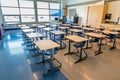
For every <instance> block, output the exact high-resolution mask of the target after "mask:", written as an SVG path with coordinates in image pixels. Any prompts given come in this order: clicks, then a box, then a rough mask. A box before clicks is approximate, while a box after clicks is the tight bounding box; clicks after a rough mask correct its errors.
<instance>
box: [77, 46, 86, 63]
mask: <svg viewBox="0 0 120 80" xmlns="http://www.w3.org/2000/svg"><path fill="white" fill-rule="evenodd" d="M82 50H83V47H80V51H79V53H80V56H79V59H78V60H77V61H75V63H78V62H80V61H83V60H85V59H86V58H87V54H85V55H86V56H85V57H82Z"/></svg>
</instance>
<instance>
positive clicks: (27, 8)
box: [20, 0, 35, 22]
mask: <svg viewBox="0 0 120 80" xmlns="http://www.w3.org/2000/svg"><path fill="white" fill-rule="evenodd" d="M20 12H21V21H22V22H35V9H34V1H27V0H26V1H25V0H20Z"/></svg>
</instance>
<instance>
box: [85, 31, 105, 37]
mask: <svg viewBox="0 0 120 80" xmlns="http://www.w3.org/2000/svg"><path fill="white" fill-rule="evenodd" d="M85 35H87V36H91V37H96V38H103V37H106V36H105V35H103V34H97V33H92V32H90V33H85Z"/></svg>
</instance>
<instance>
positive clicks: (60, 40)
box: [51, 34, 66, 48]
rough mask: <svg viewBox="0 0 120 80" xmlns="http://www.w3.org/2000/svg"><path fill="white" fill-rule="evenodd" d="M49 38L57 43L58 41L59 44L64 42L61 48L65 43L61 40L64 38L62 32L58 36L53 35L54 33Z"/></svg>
mask: <svg viewBox="0 0 120 80" xmlns="http://www.w3.org/2000/svg"><path fill="white" fill-rule="evenodd" d="M51 39H52V40H53V41H55V42H57V43H59V42H60V44H61V45H62V44H64V47H63V48H65V47H66V44H65V43H64V42H63V41H62V40H64V34H61V35H59V36H55V35H54V37H53V36H52V38H51Z"/></svg>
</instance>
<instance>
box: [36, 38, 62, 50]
mask: <svg viewBox="0 0 120 80" xmlns="http://www.w3.org/2000/svg"><path fill="white" fill-rule="evenodd" d="M35 44H36V46H37V47H38V48H39V49H40V50H48V49H53V48H56V47H60V45H59V44H57V43H55V42H53V41H52V40H49V39H48V40H39V41H36V42H35Z"/></svg>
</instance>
